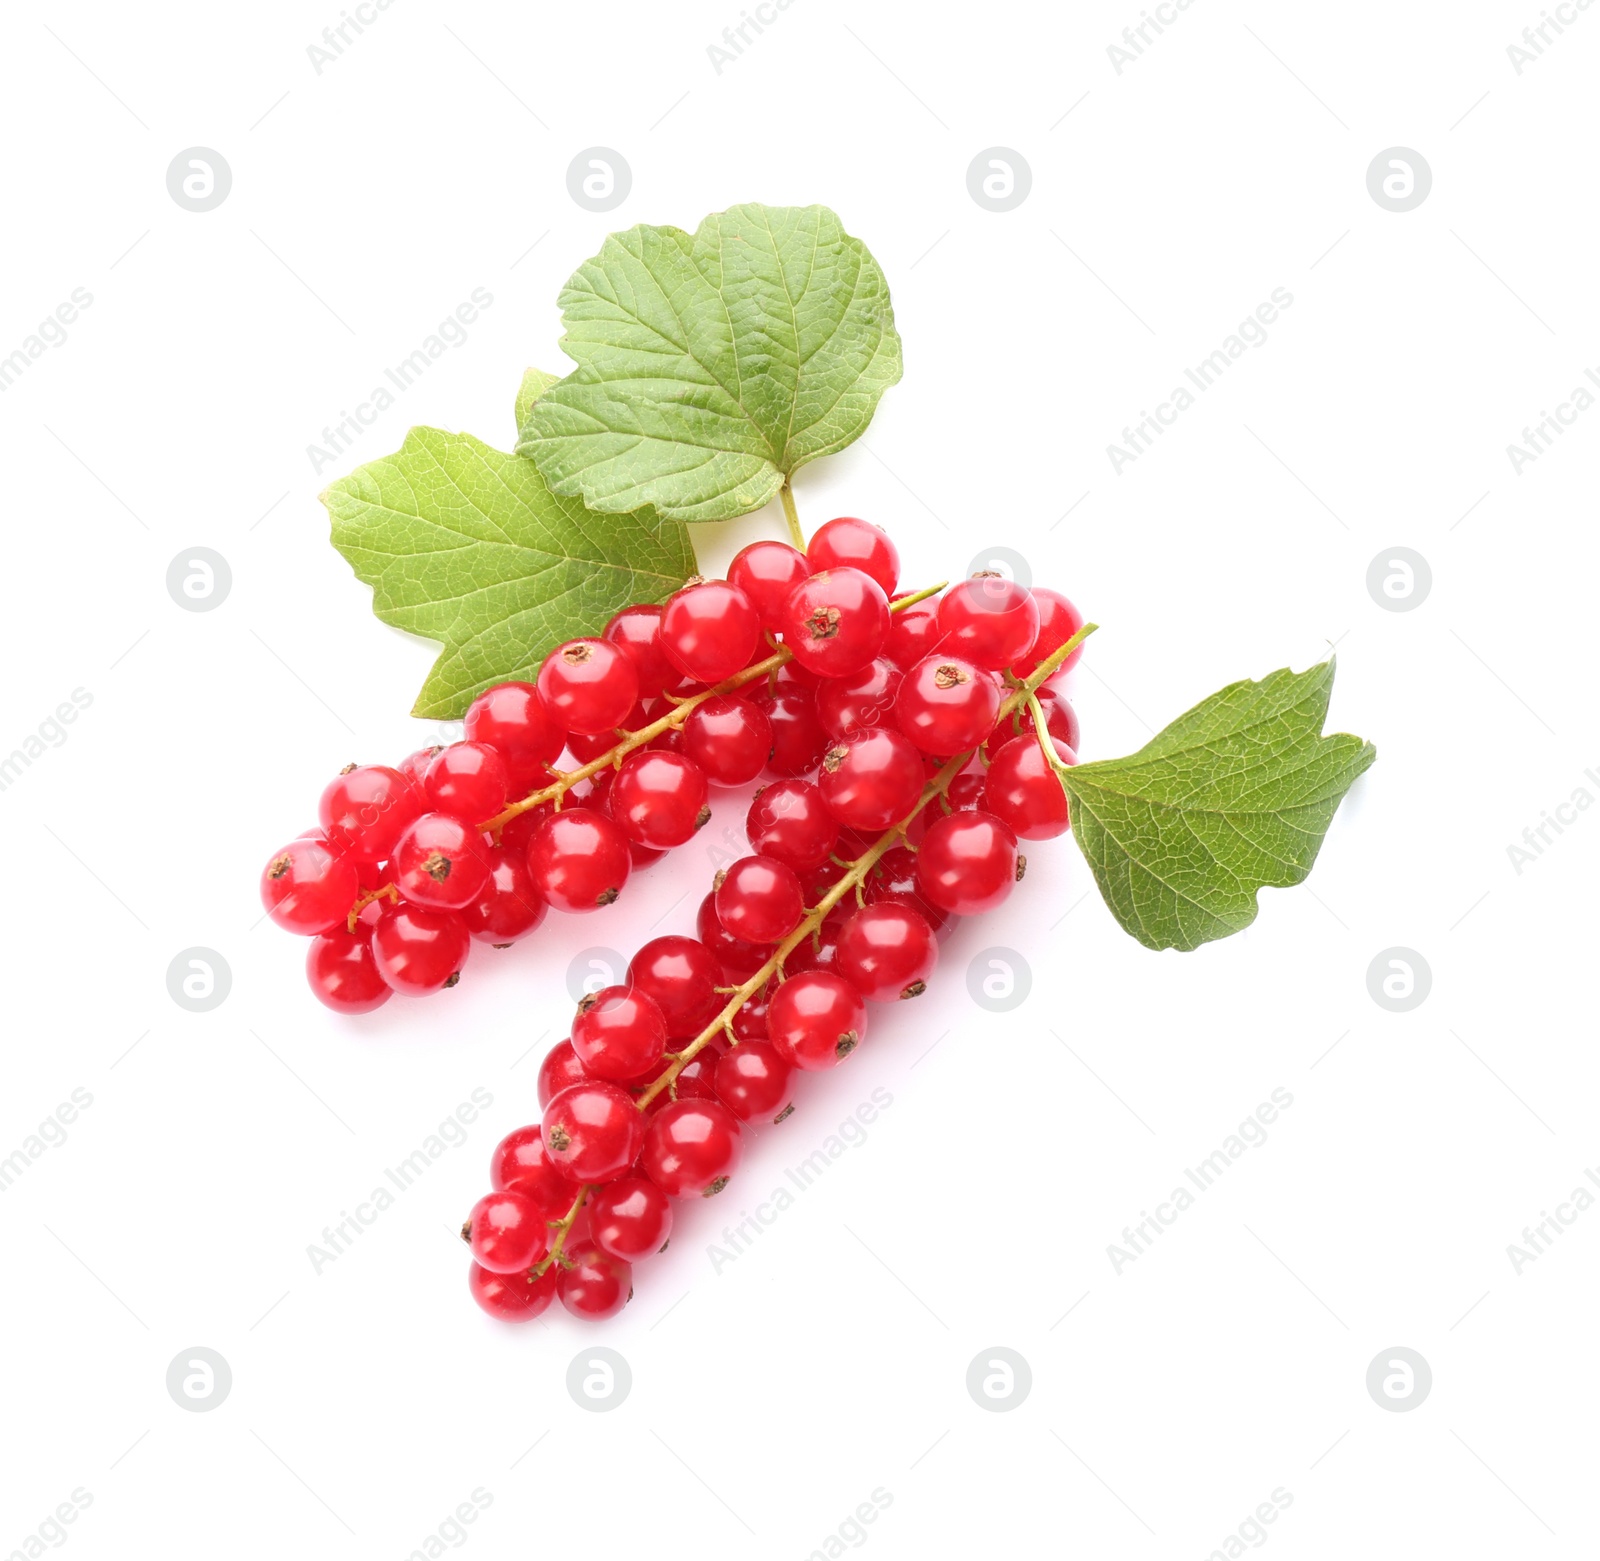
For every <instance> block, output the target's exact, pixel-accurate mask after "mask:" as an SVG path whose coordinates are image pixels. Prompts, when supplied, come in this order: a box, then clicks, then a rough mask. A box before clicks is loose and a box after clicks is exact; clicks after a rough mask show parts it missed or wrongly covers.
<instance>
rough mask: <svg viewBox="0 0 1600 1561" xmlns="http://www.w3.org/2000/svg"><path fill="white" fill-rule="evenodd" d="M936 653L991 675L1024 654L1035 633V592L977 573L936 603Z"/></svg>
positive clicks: (1037, 625)
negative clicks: (954, 657) (938, 637)
mask: <svg viewBox="0 0 1600 1561" xmlns="http://www.w3.org/2000/svg"><path fill="white" fill-rule="evenodd" d="M939 629H940V633H941V634H942V636H943V638H942V639H941V641H940V644H939V649H940V651H950V652H952V653H953V654H954V655H957V656H963V657H965V658H966V659H967V660H968V661H971V662H973V663H974V664H975V665H977V666H980V667H987V668H989V669H990V670H991V671H998V670H999V669H1000V668H1001V667H1009V666H1010V665H1011V664H1012V663H1013V662H1014V661H1017V660H1018V659H1020V658H1021V657H1024V656H1026V655H1027V654H1028V652H1029V650H1030V649H1031V648H1032V646H1033V641H1034V637H1035V636H1036V635H1037V634H1038V632H1039V607H1038V604H1037V603H1036V602H1035V601H1034V599H1033V593H1032V592H1031V591H1029V590H1028V588H1027V587H1026V586H1022V585H1018V584H1017V582H1016V581H1015V580H1007V579H1006V578H1005V576H1004V575H997V574H977V575H974V576H973V577H972V578H971V579H970V580H963V581H962V582H961V584H960V585H957V586H954V587H952V588H951V589H950V590H948V591H946V592H945V594H944V595H943V596H942V597H941V598H940V599H939Z"/></svg>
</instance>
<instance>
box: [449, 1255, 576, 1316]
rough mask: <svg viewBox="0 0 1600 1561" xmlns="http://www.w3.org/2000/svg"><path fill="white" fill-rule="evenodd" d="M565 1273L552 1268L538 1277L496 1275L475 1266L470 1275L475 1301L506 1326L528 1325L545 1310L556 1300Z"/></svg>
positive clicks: (478, 1265) (475, 1264)
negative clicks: (558, 1286)
mask: <svg viewBox="0 0 1600 1561" xmlns="http://www.w3.org/2000/svg"><path fill="white" fill-rule="evenodd" d="M560 1277H561V1270H560V1269H559V1268H557V1267H556V1266H555V1265H553V1264H552V1265H551V1266H550V1267H549V1268H547V1269H546V1270H545V1271H544V1273H542V1274H540V1275H539V1276H538V1277H537V1278H535V1277H533V1276H531V1275H529V1274H496V1273H493V1272H492V1271H491V1270H489V1269H487V1268H484V1267H482V1266H481V1265H480V1264H477V1263H474V1264H473V1265H472V1268H471V1270H470V1271H469V1273H468V1275H467V1288H468V1289H469V1290H471V1292H472V1299H473V1300H474V1301H476V1302H477V1303H478V1305H479V1306H481V1307H482V1308H483V1309H484V1311H486V1312H487V1313H488V1314H489V1315H490V1316H491V1317H493V1318H495V1319H496V1320H497V1321H499V1322H504V1323H525V1322H532V1321H533V1319H534V1318H535V1317H537V1316H539V1314H540V1313H541V1312H543V1311H545V1310H546V1309H547V1308H548V1307H549V1305H550V1303H551V1302H552V1301H553V1300H555V1298H556V1285H557V1284H558V1283H559V1282H560Z"/></svg>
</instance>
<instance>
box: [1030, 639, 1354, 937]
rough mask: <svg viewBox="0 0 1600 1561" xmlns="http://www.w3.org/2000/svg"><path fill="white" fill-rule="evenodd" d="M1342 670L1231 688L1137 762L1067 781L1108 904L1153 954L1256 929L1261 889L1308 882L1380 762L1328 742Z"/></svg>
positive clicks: (1280, 675)
mask: <svg viewBox="0 0 1600 1561" xmlns="http://www.w3.org/2000/svg"><path fill="white" fill-rule="evenodd" d="M1332 690H1333V662H1332V661H1331V660H1329V661H1326V662H1323V663H1322V664H1321V665H1319V666H1315V667H1311V668H1309V669H1308V670H1307V671H1305V672H1291V671H1289V669H1288V668H1287V667H1285V668H1283V669H1282V670H1281V671H1278V672H1274V673H1272V674H1271V675H1270V676H1268V677H1265V678H1263V679H1262V680H1261V681H1260V682H1259V683H1252V682H1243V683H1232V684H1230V685H1229V686H1228V687H1227V688H1225V689H1223V690H1222V691H1221V692H1220V693H1216V694H1213V695H1212V696H1211V697H1210V698H1209V699H1203V700H1201V702H1200V703H1199V704H1198V705H1196V706H1195V707H1194V709H1192V710H1190V711H1189V712H1188V713H1187V714H1186V715H1182V716H1179V717H1178V719H1177V720H1176V721H1174V722H1173V723H1172V725H1171V726H1169V727H1167V729H1166V730H1165V731H1163V732H1162V733H1160V734H1159V735H1158V736H1157V737H1155V738H1153V739H1152V740H1151V741H1150V742H1148V743H1146V744H1145V746H1144V747H1143V748H1141V749H1140V750H1139V751H1138V752H1137V753H1136V754H1132V755H1131V756H1130V757H1128V758H1126V759H1105V760H1100V761H1098V762H1096V763H1093V764H1080V765H1077V766H1075V767H1073V768H1071V769H1068V770H1066V771H1065V772H1064V773H1063V774H1062V777H1061V779H1062V785H1064V786H1065V787H1066V789H1067V794H1068V797H1069V798H1070V807H1071V812H1072V830H1073V833H1074V834H1075V835H1076V836H1077V838H1078V844H1079V846H1081V847H1082V849H1083V854H1084V856H1085V857H1086V858H1087V859H1088V862H1089V866H1090V867H1091V868H1093V870H1094V876H1095V880H1096V882H1098V884H1099V885H1100V892H1101V894H1103V895H1104V896H1105V899H1106V904H1107V905H1109V906H1110V907H1111V910H1112V913H1113V914H1114V915H1115V916H1116V918H1117V920H1118V921H1120V922H1121V923H1122V925H1123V927H1124V928H1125V929H1126V930H1127V931H1128V932H1130V933H1132V934H1133V936H1134V937H1136V938H1137V939H1138V940H1139V941H1140V942H1141V943H1143V944H1146V945H1147V946H1148V947H1150V948H1154V949H1164V948H1176V949H1193V948H1196V947H1198V946H1199V945H1200V944H1202V943H1206V942H1209V941H1210V940H1211V939H1213V938H1225V937H1227V936H1228V935H1229V934H1230V933H1234V932H1238V931H1239V930H1240V929H1241V928H1243V927H1248V926H1249V925H1250V923H1251V922H1252V921H1254V920H1255V916H1256V891H1257V890H1259V889H1262V888H1268V887H1270V888H1282V887H1286V886H1288V885H1290V884H1297V883H1299V882H1301V881H1302V880H1303V879H1304V878H1305V876H1306V875H1307V874H1308V873H1309V872H1310V871H1311V864H1312V863H1313V862H1314V861H1316V858H1317V851H1318V850H1319V848H1320V847H1321V845H1322V839H1323V836H1324V835H1325V834H1326V833H1327V831H1328V825H1329V823H1330V822H1331V821H1332V819H1333V815H1334V812H1335V810H1336V809H1337V808H1338V806H1339V803H1340V801H1341V800H1342V799H1343V797H1344V794H1345V792H1347V791H1348V790H1349V789H1350V786H1351V784H1352V783H1353V782H1354V781H1355V779H1356V777H1357V776H1358V775H1360V774H1361V773H1362V771H1363V770H1365V769H1366V768H1367V766H1368V765H1370V764H1371V763H1372V761H1373V760H1374V759H1375V758H1376V757H1377V750H1376V749H1374V748H1373V746H1372V744H1371V743H1367V742H1363V741H1362V740H1361V739H1360V738H1359V737H1350V736H1347V735H1345V734H1343V733H1341V734H1338V735H1336V736H1329V737H1324V736H1323V735H1322V723H1323V721H1324V719H1325V718H1326V717H1327V713H1328V696H1329V695H1330V693H1331V692H1332Z"/></svg>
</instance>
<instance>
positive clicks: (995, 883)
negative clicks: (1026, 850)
mask: <svg viewBox="0 0 1600 1561" xmlns="http://www.w3.org/2000/svg"><path fill="white" fill-rule="evenodd" d="M1022 868H1023V859H1022V858H1021V857H1020V856H1018V855H1017V837H1016V835H1015V834H1014V833H1013V832H1012V830H1011V828H1010V826H1009V825H1007V824H1003V823H1002V822H1001V821H1000V820H999V819H997V818H996V817H995V816H994V815H993V814H992V813H984V812H981V811H980V812H976V813H950V814H947V815H946V816H945V817H944V818H941V819H936V820H935V821H934V822H933V823H932V824H930V825H929V826H928V832H927V834H926V835H924V836H923V837H922V846H921V849H920V850H919V851H918V852H917V888H918V889H919V890H920V891H921V893H922V895H923V897H924V898H925V899H929V900H932V901H933V903H934V904H935V905H938V906H942V907H943V908H944V909H945V910H947V911H950V912H951V913H952V914H954V915H956V916H976V915H978V914H979V913H980V912H981V911H992V910H994V909H995V907H996V906H998V905H1000V904H1001V903H1002V902H1003V901H1004V900H1005V898H1006V896H1007V895H1008V894H1010V893H1011V888H1012V885H1013V884H1015V883H1016V881H1017V879H1018V878H1020V877H1021V876H1022Z"/></svg>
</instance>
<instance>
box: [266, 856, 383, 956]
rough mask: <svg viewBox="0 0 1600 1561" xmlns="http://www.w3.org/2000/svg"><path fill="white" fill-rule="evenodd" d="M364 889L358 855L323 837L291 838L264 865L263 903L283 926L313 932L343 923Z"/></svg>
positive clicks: (293, 930)
mask: <svg viewBox="0 0 1600 1561" xmlns="http://www.w3.org/2000/svg"><path fill="white" fill-rule="evenodd" d="M360 890H361V882H360V876H359V874H358V873H357V871H356V862H355V858H354V857H352V856H350V855H348V854H344V853H341V852H338V851H336V850H335V849H334V848H333V847H331V846H330V845H329V844H328V843H327V841H325V840H314V839H308V838H307V837H305V836H302V837H301V838H300V839H299V840H291V841H290V842H289V844H288V845H286V846H285V847H284V848H283V849H282V850H281V851H279V852H277V853H275V854H274V856H273V858H272V860H271V861H270V862H268V863H267V865H266V866H265V867H264V868H263V869H262V871H261V903H262V905H263V906H264V907H265V909H266V912H267V914H268V915H269V916H270V917H271V918H272V919H273V920H274V921H275V922H277V924H278V925H279V926H280V927H282V928H283V929H284V931H285V932H298V933H300V934H301V935H302V936H304V937H308V938H314V937H315V936H316V935H317V934H318V933H319V932H327V931H329V930H330V929H331V928H334V927H338V926H341V925H343V923H344V920H345V918H346V917H347V916H348V915H349V914H350V907H351V906H352V905H353V904H354V903H355V898H356V895H357V894H358V893H360Z"/></svg>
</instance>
